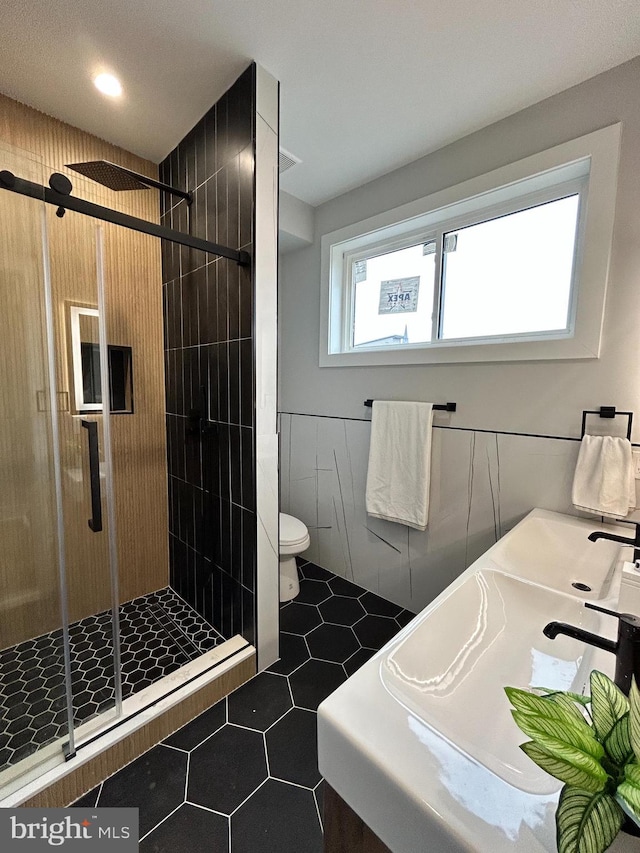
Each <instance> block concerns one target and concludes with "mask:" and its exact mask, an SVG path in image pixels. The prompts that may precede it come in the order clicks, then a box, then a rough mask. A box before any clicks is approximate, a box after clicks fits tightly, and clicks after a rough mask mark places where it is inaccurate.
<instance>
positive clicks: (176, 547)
mask: <svg viewBox="0 0 640 853" xmlns="http://www.w3.org/2000/svg"><path fill="white" fill-rule="evenodd" d="M255 77H256V75H255V65H251V66H250V67H249V68H247V70H246V71H245V72H244V73H243V74H242V76H241V77H240V78H239V79H238V80H237V81H236V82H235V83H234V85H233V86H232V87H231V88H230V89H229V90H228V91H227V92H226V94H225V95H223V97H222V98H221V99H220V100H219V101H218V102H217V103H216V104H215V105H214V106H213V107H212V108H211V109H210V110H209V112H208V113H207V114H206V115H205V116H204V117H203V118H202V119H201V120H200V121H199V122H198V124H197V125H196V126H195V127H194V128H193V130H192V131H191V132H190V133H189V134H188V135H187V136H186V137H185V139H183V141H182V142H181V143H180V144H179V145H178V146H177V148H176V149H175V150H174V151H172V152H171V154H170V155H169V157H168V158H167V159H166V160H164V161H163V163H161V165H160V180H162V181H164V182H165V183H168V184H171V185H172V186H175V187H178V188H180V189H187V190H189V192H192V193H193V196H194V199H193V203H192V205H191V209H190V211H189V210H188V207H187V204H186V202H185V201H181V202H180V203H178V204H175V199H173V201H172V197H171V196H165V197H164V199H163V207H162V211H161V212H162V222H163V224H166V225H168V226H169V227H172V228H175V229H177V230H181V231H187V230H188V227H189V217H190V224H191V233H193V234H195V235H197V236H199V237H203V238H205V239H208V240H211V241H212V242H214V243H220V244H222V245H226V246H229V247H231V248H234V249H245V250H246V251H248V252H249V253H250V254H251V255H252V256H253V221H254V207H255V203H254V202H255V194H254V162H255V156H254V151H255V90H256V83H255ZM162 269H163V292H164V312H165V372H166V388H167V406H166V409H167V453H168V464H169V534H170V559H171V586H172V587H173V588H174V589H175V590H176V592H178V593H179V594H180V595H181V596H182V597H183V598H184V599H185V600H186V601H188V602H189V604H191V605H192V606H193V607H194V608H195V609H196V610H197V611H198V613H200V614H201V615H202V616H204V618H205V619H207V620H208V621H209V622H210V623H211V624H212V625H214V627H215V628H217V629H218V630H219V631H220V632H221V633H222V634H223V635H224V636H225V637H230V636H232V635H233V634H237V633H240V634H242V635H243V636H244V637H245V638H246V639H247V640H248V641H249V642H251V643H253V642H254V640H255V588H256V580H255V578H256V545H255V542H256V512H255V436H254V424H255V414H254V396H255V395H254V385H255V382H254V358H253V304H254V302H253V287H254V281H253V273H252V270H251V269H250V268H241V267H239V266H238V265H237V264H235V263H233V262H232V261H228V260H226V259H224V258H217V259H216V258H214V257H212V256H207V255H205V254H204V253H203V252H198V251H195V250H190V249H186V248H184V247H180V246H178V245H176V244H171V243H168V242H166V241H165V242H164V244H163V257H162ZM194 413H199V414H204V415H205V416H206V424H205V428H204V429H205V431H204V433H203V434H201V435H198V434H196V435H193V434H192V428H191V424H192V421H191V420H190V415H193V414H194ZM197 432H198V431H197V430H196V433H197Z"/></svg>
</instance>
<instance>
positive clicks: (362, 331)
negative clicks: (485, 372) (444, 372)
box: [351, 194, 579, 348]
mask: <svg viewBox="0 0 640 853" xmlns="http://www.w3.org/2000/svg"><path fill="white" fill-rule="evenodd" d="M578 208H579V195H578V194H575V195H571V196H568V197H566V198H562V199H557V200H554V201H550V202H546V203H544V204H539V205H537V206H534V207H530V208H528V209H526V210H521V211H517V212H515V213H509V214H507V215H504V216H501V217H498V218H494V219H491V220H488V221H484V222H480V223H477V224H473V225H469V226H466V227H463V228H459V229H456V230H453V231H449V232H445V233H444V235H443V239H442V240H441V241H440V243H441V244H443V245H444V257H443V260H442V276H441V280H442V284H441V293H440V298H439V305H440V321H439V324H437V327H436V328H437V329H438V331H437V334H436V335H435V340H452V339H460V338H472V337H490V336H505V335H515V334H525V333H533V332H542V331H556V330H558V331H561V330H564V329H566V328H567V326H568V322H569V312H570V299H571V281H572V271H573V258H574V246H575V235H576V223H577V220H578ZM439 251H440V247H439V245H438V240H437V239H435V238H432V239H428V240H427V241H426V242H422V241H421V242H420V243H418V244H416V245H412V246H409V247H407V248H402V249H396V250H393V251H389V252H386V253H383V254H377V255H373V256H371V257H366V258H362V257H361V258H360V259H358V260H355V261H353V262H352V264H351V276H352V279H351V280H352V288H353V291H352V292H353V315H352V316H353V326H352V341H351V346H353V347H354V348H356V347H366V346H369V347H380V346H398V345H405V344H424V343H429V342H431V341H432V340H434V337H432V329H433V311H434V288H435V286H436V270H437V261H438V252H439Z"/></svg>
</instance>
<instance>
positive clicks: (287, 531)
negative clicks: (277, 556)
mask: <svg viewBox="0 0 640 853" xmlns="http://www.w3.org/2000/svg"><path fill="white" fill-rule="evenodd" d="M308 539H309V531H308V530H307V528H306V526H305V525H304V524H303V523H302V522H301V521H300V519H299V518H294V517H293V516H292V515H287V513H286V512H281V513H280V547H281V548H282V546H284V547H285V548H294V547H296V546H297V545H303V544H304V543H305V542H307V540H308Z"/></svg>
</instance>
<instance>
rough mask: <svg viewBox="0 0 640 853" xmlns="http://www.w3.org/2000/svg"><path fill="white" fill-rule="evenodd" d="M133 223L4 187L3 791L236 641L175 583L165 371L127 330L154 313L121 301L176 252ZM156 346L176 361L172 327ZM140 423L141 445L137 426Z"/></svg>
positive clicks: (33, 161)
mask: <svg viewBox="0 0 640 853" xmlns="http://www.w3.org/2000/svg"><path fill="white" fill-rule="evenodd" d="M0 166H1V167H2V168H3V169H6V170H9V171H10V172H11V173H13V174H14V175H16V176H19V177H20V178H23V179H26V180H28V181H31V182H33V183H35V184H38V185H45V184H47V182H48V180H49V174H50V170H48V169H46V168H45V166H44V165H43V164H42V162H40V161H39V160H38V159H37V158H36V157H33V156H31V155H30V154H29V153H27V152H25V151H21V150H19V149H16V148H15V147H12V146H9V145H5V144H4V143H1V142H0ZM1 177H2V176H1V175H0V178H1ZM79 183H80V181H79ZM123 232H124V229H123V228H122V227H120V226H119V225H116V224H109V223H106V224H105V223H103V222H100V221H98V220H96V219H94V218H92V217H91V216H88V215H85V214H84V213H80V212H76V211H74V210H63V209H58V210H57V211H56V208H55V207H52V206H51V205H50V204H45V202H44V201H42V200H38V199H36V198H29V197H25V196H23V195H18V194H15V193H13V192H2V191H0V246H2V251H1V252H0V322H1V324H2V333H1V334H0V401H1V409H0V469H1V471H2V473H1V478H0V482H1V488H0V788H1V789H2V793H3V794H7V793H9V792H10V791H11V790H12V789H17V788H18V787H20V786H22V785H24V784H25V782H26V781H28V780H29V779H32V778H37V777H38V776H40V775H41V774H42V773H43V772H45V771H46V770H48V769H50V768H52V767H54V766H55V765H57V764H60V763H63V762H65V761H66V760H69V759H70V758H73V756H74V755H75V754H76V752H77V750H78V749H80V748H82V746H83V745H84V744H86V743H88V742H90V741H92V740H93V739H95V738H96V737H97V736H99V735H100V733H101V732H104V731H105V730H107V729H109V728H110V727H113V726H116V725H118V724H119V721H121V720H122V719H123V718H124V717H126V714H127V701H128V700H129V699H130V698H131V697H132V696H134V694H136V696H138V697H140V696H144V695H146V694H145V693H144V691H150V690H151V689H152V687H153V686H154V685H157V684H158V683H159V682H160V681H161V679H162V678H163V677H164V676H166V675H169V674H171V673H173V672H175V671H176V670H178V669H180V668H181V667H183V666H185V665H186V664H188V663H189V662H190V661H193V660H195V659H199V658H201V657H202V656H203V655H206V654H207V653H209V652H210V651H211V650H212V649H214V648H216V647H217V646H219V645H221V644H222V643H224V642H225V638H224V637H222V635H221V634H220V633H219V632H218V631H217V630H216V629H215V628H214V627H213V626H212V625H211V624H209V623H208V622H206V621H205V619H204V618H203V617H202V616H201V615H199V614H198V613H197V612H196V611H195V610H194V609H193V607H191V606H190V605H189V604H187V603H186V601H184V600H183V599H182V598H181V597H180V596H179V595H178V594H177V593H176V592H175V591H174V590H173V589H172V588H171V587H170V586H169V575H168V562H167V547H168V545H167V543H168V531H167V520H166V494H167V491H166V490H167V481H166V477H167V474H166V464H165V465H164V469H161V466H158V465H156V464H154V465H151V464H149V465H148V466H147V467H145V465H146V463H145V461H144V460H145V455H144V454H145V452H149V453H150V452H151V449H153V450H154V451H156V457H157V451H158V449H159V448H161V450H162V455H164V446H165V445H164V442H165V437H164V417H165V416H164V399H162V405H161V406H160V403H159V401H160V397H159V396H158V393H159V391H162V394H164V391H163V385H162V378H160V379H159V380H158V379H157V377H156V379H154V380H153V381H152V380H151V379H150V378H149V377H148V376H147V374H146V372H145V363H144V353H145V352H146V350H145V349H144V346H143V345H142V344H140V343H139V342H138V341H137V339H136V340H131V339H130V338H128V337H127V335H128V334H129V331H128V330H129V325H130V324H129V323H128V318H129V316H130V315H129V314H128V313H127V312H128V311H129V312H144V311H145V306H144V305H138V304H136V303H135V299H134V297H133V296H132V298H131V301H130V303H129V305H128V307H127V306H125V307H126V310H123V309H122V307H121V306H118V310H113V309H112V308H110V305H109V294H110V292H111V288H112V287H114V288H115V287H117V285H118V282H117V279H118V276H119V274H120V264H121V263H122V256H123V255H124V256H127V252H129V255H128V257H126V260H127V263H129V264H131V265H133V267H134V268H135V264H136V263H137V262H140V258H141V257H142V258H143V257H144V255H145V253H147V254H148V255H149V256H152V255H154V253H155V254H156V256H157V253H159V251H160V248H159V241H158V240H157V238H155V237H152V236H147V235H140V234H136V240H137V241H138V242H137V244H136V247H135V250H132V248H131V246H128V244H127V238H126V237H125V236H123ZM126 233H130V232H126ZM61 235H64V239H61ZM70 247H72V251H70V250H69V248H70ZM136 259H137V260H136ZM160 287H161V283H160V282H158V288H160ZM158 294H160V290H159V291H158ZM154 335H155V338H159V339H158V340H151V338H152V336H154ZM145 346H148V347H150V348H152V349H153V350H154V352H155V353H156V355H158V353H159V356H158V357H159V359H160V362H159V363H160V366H161V369H162V329H161V328H159V329H155V330H149V341H148V342H147V344H145ZM154 382H155V385H154V384H153V383H154ZM158 383H159V384H160V386H161V387H160V389H159V388H158V387H157V386H158ZM154 393H155V395H156V396H155V397H154V396H153V395H154ZM150 399H153V400H155V401H156V402H157V405H156V406H155V409H156V410H155V411H151V412H150V411H148V409H149V405H148V403H149V400H150ZM145 404H146V406H147V408H146V409H145ZM133 418H137V419H138V420H137V421H136V423H139V425H138V427H136V428H138V429H140V430H141V431H142V433H143V434H142V439H141V441H140V442H139V446H138V448H137V449H136V447H134V446H133V443H131V444H130V445H128V444H127V442H128V441H129V440H128V439H127V438H126V435H125V431H126V430H125V426H124V425H125V424H127V423H129V424H131V423H133V420H131V421H128V422H127V421H126V419H133ZM160 427H161V428H160ZM114 435H115V437H116V438H117V440H118V441H119V447H120V448H121V451H120V453H119V454H117V455H115V456H114V454H113V453H112V446H113V443H114ZM140 448H142V450H141V449H140ZM136 453H137V454H138V457H139V464H138V465H137V467H134V466H133V465H132V464H131V458H132V457H133V456H135V454H136ZM140 460H142V461H140ZM114 484H115V485H114ZM162 489H164V493H163V494H162V493H161V492H162ZM150 494H151V495H155V497H156V504H155V506H156V508H155V509H151V510H148V511H146V509H145V507H144V503H145V500H146V496H149V495H150ZM149 503H151V501H149ZM142 528H144V529H142ZM143 549H144V550H146V551H147V552H148V551H149V549H151V551H152V552H153V553H152V554H151V556H150V555H149V553H146V554H143V553H142V551H143ZM154 549H156V550H155V551H154ZM156 552H157V553H156ZM154 555H155V556H154ZM123 561H124V562H126V563H127V564H130V565H131V566H132V568H131V570H128V571H127V572H126V573H124V574H123V573H122V572H119V567H118V563H119V562H121V563H122V562H123ZM123 578H124V587H125V588H123ZM123 602H124V603H123ZM227 639H229V638H227ZM245 645H246V643H245ZM153 689H155V688H154V687H153ZM154 697H156V698H155V701H157V694H153V696H152V694H151V693H149V702H150V703H151V702H152V701H154ZM143 704H144V703H143V702H142V705H143ZM142 705H141V704H140V702H139V703H138V705H137V707H138V709H139V708H140V707H141V706H142Z"/></svg>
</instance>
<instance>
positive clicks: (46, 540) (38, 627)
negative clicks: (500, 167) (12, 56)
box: [0, 145, 72, 791]
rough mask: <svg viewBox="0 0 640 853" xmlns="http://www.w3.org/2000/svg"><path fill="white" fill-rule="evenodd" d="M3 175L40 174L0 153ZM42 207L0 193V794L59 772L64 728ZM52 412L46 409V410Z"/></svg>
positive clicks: (56, 473) (59, 399)
mask: <svg viewBox="0 0 640 853" xmlns="http://www.w3.org/2000/svg"><path fill="white" fill-rule="evenodd" d="M0 158H1V168H3V169H9V170H10V171H12V172H13V173H14V174H15V175H18V176H20V177H23V178H26V179H27V180H31V181H33V182H35V183H42V179H43V167H42V164H41V163H39V162H38V161H37V160H36V159H34V158H32V157H30V156H29V155H28V154H27V153H26V152H22V151H19V150H18V149H15V148H11V147H9V146H4V145H0ZM43 227H44V204H43V203H41V202H38V201H35V200H34V199H30V198H25V197H23V196H19V195H14V194H12V193H9V192H2V193H0V246H1V247H2V249H1V251H0V324H1V327H2V331H1V333H0V482H1V488H0V785H1V787H2V790H3V791H7V790H9V789H10V788H11V786H12V784H17V783H19V781H20V780H21V779H22V778H24V774H25V771H28V770H29V769H30V768H35V767H37V766H40V765H41V762H42V761H43V760H48V761H50V762H56V761H63V760H64V754H63V749H64V748H68V744H69V737H70V730H69V727H70V720H71V716H72V714H71V702H70V699H71V696H70V690H69V687H70V681H69V670H68V666H67V665H66V659H67V657H68V656H67V655H66V648H65V633H66V628H67V618H66V606H65V596H64V561H63V534H62V529H61V524H60V514H59V509H60V502H59V497H60V488H59V487H60V469H59V464H58V462H59V460H58V458H57V445H58V437H57V432H56V428H57V423H56V419H57V409H58V408H59V407H61V406H62V405H64V397H63V396H61V395H58V394H57V393H56V389H55V387H54V382H53V381H52V380H53V372H52V370H51V366H52V365H51V360H50V354H51V353H50V346H49V345H50V340H51V339H50V335H49V332H50V331H51V321H52V316H51V305H50V303H48V301H47V298H46V297H47V278H46V272H47V270H46V256H45V254H44V252H43V248H44V247H43ZM52 403H54V404H55V405H52Z"/></svg>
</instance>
